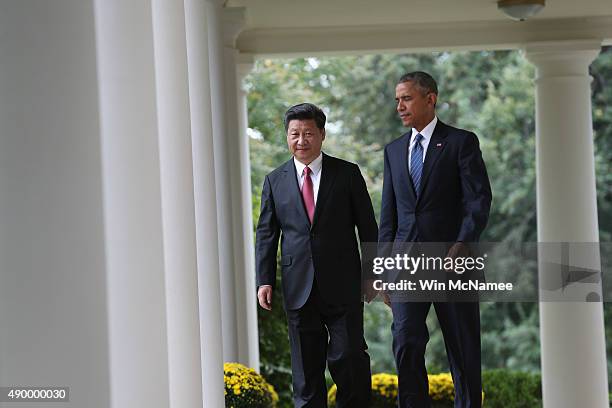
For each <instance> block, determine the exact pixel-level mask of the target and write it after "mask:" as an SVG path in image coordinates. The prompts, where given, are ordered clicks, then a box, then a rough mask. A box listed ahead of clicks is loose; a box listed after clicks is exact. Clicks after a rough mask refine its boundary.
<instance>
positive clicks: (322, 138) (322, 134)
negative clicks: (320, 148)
mask: <svg viewBox="0 0 612 408" xmlns="http://www.w3.org/2000/svg"><path fill="white" fill-rule="evenodd" d="M321 136H322V137H321V140H325V128H323V129H322V130H321Z"/></svg>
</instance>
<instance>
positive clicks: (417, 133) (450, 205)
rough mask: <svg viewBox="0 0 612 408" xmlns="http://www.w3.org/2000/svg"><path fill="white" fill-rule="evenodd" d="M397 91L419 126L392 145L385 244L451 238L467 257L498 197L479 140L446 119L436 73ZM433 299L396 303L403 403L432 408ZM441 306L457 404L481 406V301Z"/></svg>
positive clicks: (409, 77) (405, 81)
mask: <svg viewBox="0 0 612 408" xmlns="http://www.w3.org/2000/svg"><path fill="white" fill-rule="evenodd" d="M395 94H396V97H395V99H396V103H397V112H398V113H399V116H400V118H401V120H402V123H403V125H404V126H407V127H411V128H412V129H411V130H410V131H409V132H407V133H405V134H404V135H403V136H401V137H400V138H398V139H396V140H394V141H393V142H391V143H389V144H388V145H387V146H386V147H385V163H384V184H383V195H382V206H381V215H380V231H379V243H380V247H381V248H389V247H394V246H398V245H399V246H401V243H403V242H411V243H419V244H411V245H421V246H423V245H422V244H420V243H424V242H432V243H433V242H436V243H438V247H440V244H439V243H450V244H448V246H447V247H448V248H450V249H449V251H448V253H447V254H446V256H447V257H451V258H456V257H458V256H465V255H467V253H468V247H467V243H469V242H476V241H478V239H479V237H480V234H481V233H482V231H483V230H484V228H485V226H486V224H487V220H488V217H489V209H490V206H491V198H492V197H491V187H490V185H489V179H488V176H487V171H486V168H485V164H484V162H483V160H482V155H481V152H480V148H479V144H478V139H477V137H476V135H475V134H474V133H472V132H469V131H466V130H462V129H457V128H454V127H452V126H449V125H446V124H444V123H442V122H441V121H440V120H438V118H437V117H436V112H435V107H436V101H437V96H438V89H437V84H436V82H435V80H434V79H433V78H432V77H431V76H430V75H429V74H427V73H424V72H411V73H409V74H406V75H404V76H402V78H400V80H399V83H398V84H397V86H396V88H395ZM385 243H387V245H385ZM390 243H394V244H390ZM442 246H443V247H444V245H442ZM445 252H446V251H445ZM442 256H444V254H442ZM388 299H389V298H388V297H387V301H388ZM431 304H432V302H431V301H424V302H406V301H391V302H390V306H391V309H392V311H393V325H392V332H393V352H394V355H395V360H396V366H397V371H398V374H399V406H400V408H423V407H425V408H428V407H430V406H431V402H430V400H429V396H428V381H427V371H426V369H425V358H424V354H425V346H426V344H427V341H428V340H429V333H428V330H427V326H426V324H425V318H426V317H427V313H428V311H429V308H430V306H431ZM433 305H434V308H435V311H436V315H437V317H438V321H439V322H440V327H441V329H442V333H443V335H444V342H445V345H446V351H447V355H448V359H449V363H450V367H451V374H452V376H453V382H454V384H455V407H462V408H467V407H470V408H472V407H480V406H481V368H480V315H479V306H478V303H477V302H433Z"/></svg>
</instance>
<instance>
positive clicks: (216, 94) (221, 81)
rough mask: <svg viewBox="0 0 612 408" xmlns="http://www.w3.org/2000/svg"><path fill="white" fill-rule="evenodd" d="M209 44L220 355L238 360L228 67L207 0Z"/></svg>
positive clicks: (213, 5) (217, 12)
mask: <svg viewBox="0 0 612 408" xmlns="http://www.w3.org/2000/svg"><path fill="white" fill-rule="evenodd" d="M206 5H207V8H206V11H207V18H208V25H209V26H208V33H209V37H208V46H209V52H210V88H211V95H212V115H213V116H212V123H213V135H214V153H215V180H216V197H217V224H218V227H219V229H218V234H219V242H222V243H223V245H222V246H220V247H219V266H220V270H219V272H220V276H221V311H222V320H221V323H222V327H223V358H224V360H225V361H238V360H239V353H238V329H237V325H236V321H237V320H236V291H235V287H236V275H235V271H234V257H235V256H236V254H235V251H234V249H235V248H234V241H233V234H232V230H233V222H235V220H233V219H232V197H231V183H232V179H231V177H230V175H231V167H232V166H233V165H236V163H232V162H231V161H230V159H229V154H228V144H229V139H230V138H231V137H232V135H231V134H230V133H229V132H228V128H227V125H226V124H227V120H228V119H232V120H235V118H229V117H228V112H227V105H226V98H227V90H226V89H225V77H226V75H228V73H227V72H226V69H227V67H225V65H224V57H223V32H222V28H223V22H222V19H221V7H222V5H221V4H219V2H217V1H207V2H206Z"/></svg>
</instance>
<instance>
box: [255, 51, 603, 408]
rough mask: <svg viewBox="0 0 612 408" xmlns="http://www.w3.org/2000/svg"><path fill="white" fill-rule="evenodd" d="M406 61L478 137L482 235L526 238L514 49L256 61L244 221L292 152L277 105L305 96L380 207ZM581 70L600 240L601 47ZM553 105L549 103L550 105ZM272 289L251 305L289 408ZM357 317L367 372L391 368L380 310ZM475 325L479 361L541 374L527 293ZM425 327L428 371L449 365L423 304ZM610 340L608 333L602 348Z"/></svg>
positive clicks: (266, 370)
mask: <svg viewBox="0 0 612 408" xmlns="http://www.w3.org/2000/svg"><path fill="white" fill-rule="evenodd" d="M414 70H423V71H427V72H429V73H430V74H432V75H433V76H434V78H436V80H437V81H438V87H439V90H440V94H439V98H438V117H439V118H440V119H441V120H442V121H444V122H446V123H449V124H452V125H454V126H457V127H461V128H465V129H469V130H472V131H474V132H475V133H476V134H477V135H478V136H479V139H480V143H481V149H482V151H483V156H484V159H485V162H486V164H487V169H488V172H489V177H490V179H491V184H492V189H493V197H494V200H493V206H492V211H491V216H490V219H489V225H488V227H487V229H486V231H485V233H484V235H483V237H482V238H481V239H482V241H489V242H505V243H507V244H510V245H511V244H516V245H519V244H521V243H523V242H535V241H536V197H535V123H534V115H535V103H534V84H533V78H534V68H533V66H532V65H531V64H530V63H529V62H528V61H527V60H526V59H525V57H524V56H523V54H522V53H521V52H520V51H479V52H452V53H449V52H439V53H431V54H409V55H365V56H343V57H324V58H300V59H274V60H268V59H262V60H258V61H257V63H256V65H255V68H254V70H253V72H252V73H251V74H250V75H249V76H248V77H247V79H246V81H245V85H246V89H247V91H248V110H249V137H250V140H249V141H250V155H251V178H252V186H253V191H252V195H253V220H254V222H255V223H256V222H257V220H258V217H259V205H260V193H261V186H262V183H263V178H264V176H265V175H266V174H267V173H268V172H270V171H271V170H273V169H274V168H276V167H278V166H279V165H280V164H282V163H283V162H285V161H286V160H288V159H289V157H290V155H289V153H288V150H287V146H286V141H285V133H284V127H283V114H284V112H285V110H286V109H287V108H288V107H290V106H291V105H294V104H297V103H301V102H306V101H307V102H312V103H314V104H316V105H318V106H320V107H321V108H322V109H323V110H324V111H325V113H326V114H327V116H328V124H327V138H326V140H325V142H324V144H323V150H324V151H325V152H326V153H328V154H330V155H333V156H338V157H341V158H343V159H346V160H349V161H352V162H355V163H358V164H359V166H360V167H361V171H362V173H363V175H364V177H365V179H366V182H367V184H368V189H369V192H370V195H371V197H372V202H373V204H374V209H375V210H376V212H377V217H378V212H379V210H380V196H381V190H382V172H383V154H382V149H383V148H384V145H385V144H386V143H388V142H390V141H391V140H393V139H395V138H397V137H399V136H400V135H401V134H403V133H404V132H405V131H406V129H404V128H403V127H402V125H401V122H400V121H399V119H398V118H397V115H396V111H395V102H394V98H395V84H396V81H397V79H398V78H399V77H400V76H401V75H402V74H403V73H405V72H408V71H414ZM591 75H592V76H593V78H594V80H593V84H592V89H593V99H592V100H593V126H594V137H595V154H596V161H595V163H596V172H597V188H598V190H597V193H598V211H599V226H600V240H601V241H602V242H610V240H611V237H612V183H611V180H612V171H611V167H612V47H606V48H604V49H603V50H602V53H601V54H600V55H599V57H598V58H597V60H596V61H595V62H594V63H593V64H592V65H591ZM563 104H564V101H559V110H560V112H563ZM577 136H578V135H577ZM278 287H280V285H279V286H278ZM279 292H280V291H277V293H275V299H274V304H276V305H277V307H276V308H274V310H273V311H272V312H271V313H269V312H264V311H262V310H261V309H259V311H258V313H259V337H260V353H261V362H262V374H264V376H265V377H266V378H267V379H268V380H269V381H270V382H271V383H272V384H273V385H274V387H275V388H276V390H277V391H278V393H279V395H280V397H281V404H280V406H281V407H289V406H292V405H291V402H290V401H291V368H290V358H289V345H288V338H287V329H286V322H285V315H284V311H283V310H282V308H281V307H279V306H280V305H281V304H282V301H281V299H280V296H281V294H280V293H279ZM604 309H605V319H606V339H610V338H611V337H610V330H612V329H611V328H612V324H611V323H612V308H611V307H610V306H609V305H608V304H604ZM364 318H365V328H366V339H367V342H368V345H369V352H370V356H371V358H372V372H373V373H377V372H390V373H393V372H395V368H394V363H393V356H392V353H391V331H390V325H391V315H390V312H389V310H388V309H387V307H386V306H385V305H384V304H382V303H380V302H375V303H373V304H370V305H367V306H366V308H365V317H364ZM481 324H482V357H483V360H482V363H483V369H497V368H501V369H509V370H521V371H528V372H533V373H537V372H539V369H540V360H539V358H540V352H539V347H540V344H539V329H538V304H537V303H483V304H482V305H481ZM428 327H429V329H430V333H431V339H430V342H429V344H428V348H427V355H426V361H427V366H428V371H429V372H431V373H438V372H443V371H447V370H448V362H447V360H446V352H445V349H444V341H443V338H442V334H441V331H440V330H439V326H438V322H437V319H436V317H435V313H434V312H433V308H432V310H431V312H430V315H429V316H428ZM611 346H612V343H611V342H610V341H608V355H610V354H611V353H610V351H612V350H611ZM610 362H611V360H610V359H609V361H608V367H609V371H610V368H611V367H612V365H611V364H610ZM609 378H612V376H609Z"/></svg>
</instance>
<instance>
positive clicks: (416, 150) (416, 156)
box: [410, 133, 423, 196]
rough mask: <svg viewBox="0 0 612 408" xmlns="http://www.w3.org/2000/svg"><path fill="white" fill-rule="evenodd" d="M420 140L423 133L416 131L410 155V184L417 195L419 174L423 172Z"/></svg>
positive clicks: (419, 183)
mask: <svg viewBox="0 0 612 408" xmlns="http://www.w3.org/2000/svg"><path fill="white" fill-rule="evenodd" d="M421 140H423V135H422V134H420V133H417V135H416V138H415V141H414V146H413V148H412V154H411V155H410V177H412V184H413V185H414V191H416V194H417V196H418V195H419V191H420V190H419V187H420V186H421V175H422V174H423V146H421Z"/></svg>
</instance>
